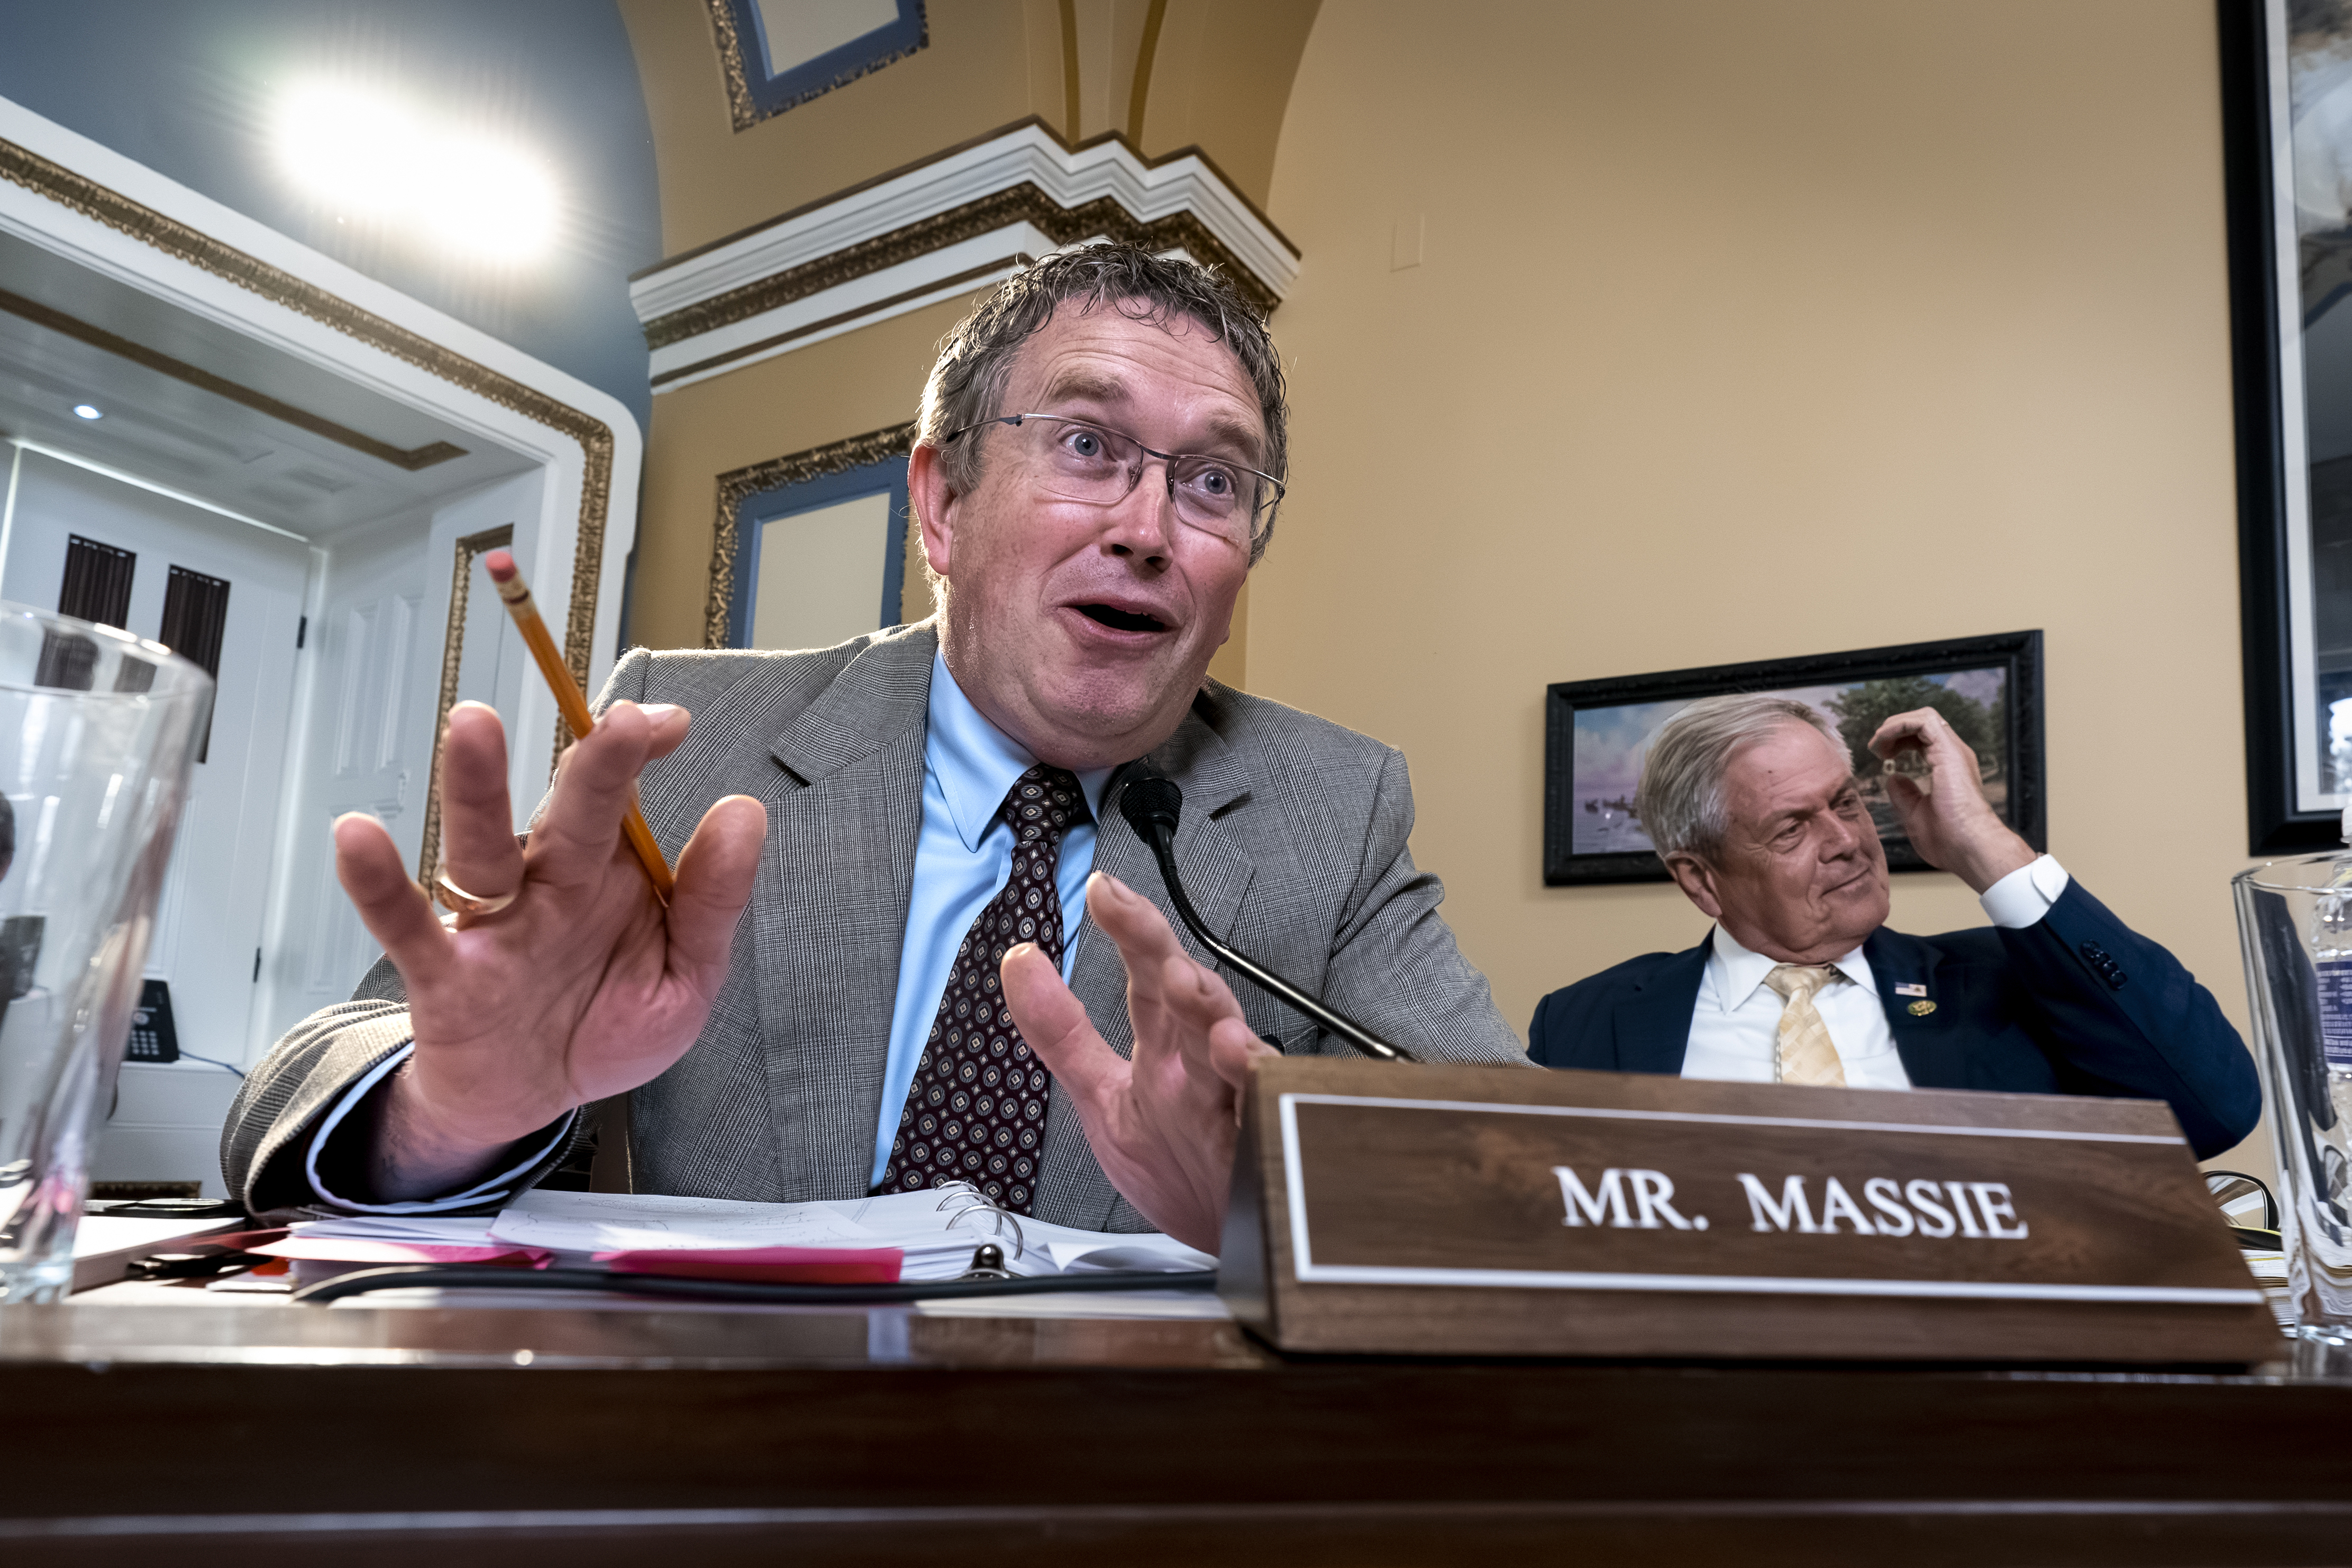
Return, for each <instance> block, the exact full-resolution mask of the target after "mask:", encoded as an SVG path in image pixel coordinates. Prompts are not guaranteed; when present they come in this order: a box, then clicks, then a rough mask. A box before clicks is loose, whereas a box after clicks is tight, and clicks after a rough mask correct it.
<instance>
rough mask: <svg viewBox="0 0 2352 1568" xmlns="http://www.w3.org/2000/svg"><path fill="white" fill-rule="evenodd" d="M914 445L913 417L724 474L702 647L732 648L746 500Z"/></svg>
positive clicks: (713, 537) (713, 533) (859, 465)
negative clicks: (732, 609) (739, 534)
mask: <svg viewBox="0 0 2352 1568" xmlns="http://www.w3.org/2000/svg"><path fill="white" fill-rule="evenodd" d="M914 446H915V424H914V421H913V420H911V419H910V420H908V422H907V423H906V424H904V425H892V426H887V427H886V428H884V429H880V430H869V431H867V432H866V434H865V435H863V436H852V437H849V439H847V440H845V441H835V442H832V443H830V444H829V445H826V446H823V447H810V448H809V449H808V450H807V451H805V452H794V453H792V454H791V455H789V456H787V457H782V458H769V459H768V460H767V461H766V462H764V463H753V464H752V465H751V467H749V468H732V469H730V470H729V471H728V472H726V473H723V474H721V475H719V515H718V516H717V517H716V518H714V519H713V520H712V521H711V525H710V591H709V595H708V596H707V597H706V598H705V599H704V600H703V602H702V646H703V647H727V646H728V643H727V631H728V626H727V620H728V611H729V609H730V607H731V606H732V605H734V603H735V545H736V533H737V530H738V529H739V528H740V524H741V515H740V514H741V512H742V510H743V503H744V501H746V500H749V499H751V497H752V496H755V495H757V494H759V493H760V492H761V490H772V489H782V487H784V486H785V485H797V484H801V483H803V482H804V481H806V480H809V479H822V478H823V477H824V476H825V475H826V474H839V473H846V472H847V471H848V470H850V469H851V468H864V467H865V466H866V464H868V463H878V462H880V461H881V460H882V459H883V458H889V457H895V456H898V455H900V454H903V453H906V452H909V451H912V450H913V449H914Z"/></svg>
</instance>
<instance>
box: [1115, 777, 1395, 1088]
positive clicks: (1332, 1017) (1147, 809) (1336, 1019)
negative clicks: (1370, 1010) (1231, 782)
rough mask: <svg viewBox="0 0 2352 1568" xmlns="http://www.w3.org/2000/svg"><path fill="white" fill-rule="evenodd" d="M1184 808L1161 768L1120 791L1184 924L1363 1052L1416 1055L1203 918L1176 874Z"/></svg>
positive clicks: (1250, 977)
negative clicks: (1231, 942)
mask: <svg viewBox="0 0 2352 1568" xmlns="http://www.w3.org/2000/svg"><path fill="white" fill-rule="evenodd" d="M1183 811H1184V792H1183V791H1182V790H1181V789H1178V788H1177V787H1176V781H1175V780H1173V779H1171V778H1165V777H1162V776H1161V775H1160V774H1158V773H1146V774H1145V775H1143V776H1142V777H1140V778H1135V779H1130V780H1129V781H1128V782H1127V784H1126V785H1125V786H1124V787H1122V788H1121V789H1120V791H1119V795H1118V812H1119V815H1120V816H1124V817H1126V818H1127V825H1128V826H1129V827H1132V828H1134V829H1135V835H1136V837H1139V838H1140V839H1142V840H1143V841H1144V842H1145V843H1146V844H1149V845H1150V846H1151V853H1152V856H1153V858H1156V859H1157V860H1158V861H1159V862H1160V880H1161V881H1162V882H1165V883H1166V884H1167V885H1168V900H1169V902H1171V903H1172V904H1174V905H1175V906H1176V914H1177V918H1178V919H1180V920H1181V921H1183V922H1184V928H1185V929H1186V930H1187V931H1191V932H1192V935H1193V937H1194V938H1195V939H1196V940H1197V941H1198V942H1200V944H1201V945H1202V947H1205V948H1207V949H1208V950H1209V951H1210V952H1213V953H1214V954H1216V956H1217V957H1218V959H1219V960H1221V961H1222V962H1223V963H1224V964H1225V966H1226V967H1227V968H1229V969H1232V970H1233V971H1234V973H1237V974H1239V975H1240V976H1241V977H1242V978H1243V979H1244V980H1246V981H1248V982H1249V983H1250V984H1253V985H1255V986H1256V987H1257V988H1258V989H1259V990H1261V991H1263V992H1265V994H1267V995H1269V996H1271V997H1273V998H1274V999H1275V1000H1276V1001H1277V1002H1280V1003H1283V1004H1284V1005H1286V1006H1288V1007H1290V1008H1292V1009H1293V1010H1295V1011H1297V1012H1299V1013H1303V1014H1305V1015H1306V1016H1307V1017H1309V1018H1311V1019H1313V1020H1314V1021H1315V1022H1316V1023H1317V1024H1318V1025H1320V1026H1322V1027H1323V1028H1325V1029H1328V1031H1330V1032H1331V1033H1332V1034H1335V1035H1337V1036H1339V1037H1340V1038H1341V1039H1343V1040H1345V1041H1347V1042H1348V1043H1349V1045H1351V1046H1353V1047H1356V1049H1358V1050H1360V1051H1361V1052H1363V1053H1364V1055H1366V1056H1368V1057H1376V1058H1379V1059H1380V1060H1381V1061H1384V1062H1409V1061H1411V1060H1412V1059H1413V1058H1412V1057H1411V1056H1410V1055H1408V1054H1407V1053H1406V1052H1404V1051H1402V1050H1400V1049H1399V1048H1398V1047H1395V1046H1392V1045H1391V1044H1389V1043H1388V1042H1387V1041H1386V1040H1383V1039H1381V1037H1379V1036H1378V1035H1375V1034H1373V1033H1372V1032H1371V1031H1370V1029H1367V1028H1365V1027H1364V1026H1362V1025H1361V1024H1359V1023H1357V1022H1356V1021H1355V1020H1354V1019H1352V1018H1350V1017H1348V1016H1346V1015H1345V1014H1342V1013H1338V1012H1334V1011H1333V1010H1332V1009H1331V1008H1329V1007H1327V1006H1325V1005H1323V1004H1322V1003H1321V1002H1318V1001H1317V1000H1316V999H1315V998H1314V997H1312V996H1309V995H1308V994H1307V993H1306V992H1304V991H1301V990H1300V989H1299V988H1298V987H1297V986H1296V985H1293V984H1291V983H1290V982H1289V981H1287V980H1285V979H1284V978H1283V977H1282V976H1281V975H1279V974H1276V973H1274V972H1273V971H1272V970H1270V969H1268V968H1266V967H1265V965H1264V964H1262V963H1258V962H1256V961H1255V959H1251V958H1247V957H1244V955H1243V954H1241V953H1239V952H1235V951H1234V949H1233V948H1231V947H1229V946H1228V945H1226V944H1225V943H1224V942H1223V941H1221V940H1220V939H1219V938H1218V937H1217V935H1216V933H1215V932H1214V931H1211V930H1210V929H1209V928H1208V926H1207V925H1206V924H1204V923H1203V922H1202V919H1201V916H1200V914H1199V912H1198V911H1197V910H1194V909H1193V908H1192V900H1191V899H1189V898H1187V897H1185V896H1184V884H1183V883H1182V881H1181V880H1179V879H1178V878H1177V875H1176V854H1175V845H1176V823H1177V820H1178V818H1179V817H1181V816H1182V815H1183Z"/></svg>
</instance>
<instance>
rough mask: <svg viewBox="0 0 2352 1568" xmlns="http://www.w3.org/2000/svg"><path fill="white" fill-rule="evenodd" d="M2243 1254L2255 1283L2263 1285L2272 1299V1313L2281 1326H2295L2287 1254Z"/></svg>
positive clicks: (2289, 1327)
mask: <svg viewBox="0 0 2352 1568" xmlns="http://www.w3.org/2000/svg"><path fill="white" fill-rule="evenodd" d="M2242 1256H2243V1257H2244V1258H2245V1260H2246V1268H2247V1270H2248V1271H2249V1272H2250V1273H2252V1275H2253V1277H2254V1283H2255V1284H2257V1285H2259V1286H2261V1287H2262V1288H2263V1295H2264V1296H2266V1297H2268V1298H2269V1299H2270V1304H2271V1315H2272V1316H2273V1317H2274V1318H2276V1319H2277V1320H2278V1321H2279V1327H2281V1328H2283V1329H2291V1328H2293V1327H2294V1301H2292V1300H2289V1299H2288V1296H2287V1282H2286V1254H2285V1253H2284V1252H2248V1253H2245V1254H2242Z"/></svg>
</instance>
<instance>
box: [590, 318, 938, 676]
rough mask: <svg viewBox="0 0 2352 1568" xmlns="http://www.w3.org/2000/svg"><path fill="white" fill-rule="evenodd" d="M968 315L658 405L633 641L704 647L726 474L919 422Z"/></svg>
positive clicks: (881, 334) (777, 362) (840, 342)
mask: <svg viewBox="0 0 2352 1568" xmlns="http://www.w3.org/2000/svg"><path fill="white" fill-rule="evenodd" d="M962 314H963V307H962V306H961V305H959V304H953V303H950V304H941V305H933V306H931V307H929V309H927V310H916V311H913V312H911V313H909V314H908V315H904V316H898V317H894V318H892V319H891V320H889V321H883V322H880V323H878V324H877V325H875V326H871V327H867V328H866V329H865V330H864V331H856V332H851V333H848V334H846V335H845V336H843V337H838V338H830V339H827V340H826V341H825V342H821V343H818V344H815V345H814V346H813V347H810V348H805V349H802V350H801V351H799V352H798V353H789V354H783V355H781V356H779V357H778V358H775V359H770V360H761V362H760V363H757V364H753V365H749V366H746V367H745V368H744V369H742V370H739V371H736V372H734V373H733V374H730V375H721V376H716V377H713V378H712V379H711V380H709V381H698V382H696V383H694V384H692V385H689V386H682V387H679V388H678V389H677V391H675V392H665V393H663V394H661V395H659V396H657V397H656V398H655V399H654V425H653V434H652V437H651V438H650V439H649V440H648V441H647V442H646V504H645V515H646V523H645V524H644V525H642V527H641V531H640V532H639V534H638V541H637V582H636V590H635V597H634V598H633V600H632V602H631V604H630V607H629V616H630V624H629V640H630V641H631V642H633V643H641V644H643V645H645V646H646V647H701V646H702V617H703V608H704V606H705V605H706V604H708V602H709V587H710V542H711V526H712V524H713V522H714V521H715V520H716V518H717V516H718V504H719V494H718V487H719V475H720V474H723V473H728V472H730V471H732V470H734V469H736V468H749V467H751V465H752V464H754V463H761V462H765V461H767V460H768V459H769V458H781V457H784V456H787V455H788V454H791V453H793V452H805V451H807V450H808V449H809V448H811V447H822V446H824V445H826V444H828V443H830V442H834V441H839V440H843V439H845V438H846V437H851V436H862V435H864V434H865V433H866V432H867V431H868V430H879V429H882V428H883V427H885V426H891V425H903V424H905V423H906V422H907V421H908V420H909V419H912V418H913V417H914V416H915V404H916V400H917V399H918V398H919V396H920V395H921V394H922V390H923V378H924V377H925V376H927V375H929V374H930V369H931V361H932V357H933V351H934V349H935V348H936V346H937V344H938V342H939V340H940V338H941V337H942V336H944V335H945V334H946V332H947V330H948V329H949V328H950V327H951V326H953V325H954V324H955V322H956V320H957V318H958V317H960V316H961V315H962ZM922 613H923V614H928V613H929V612H928V611H924V612H922ZM918 618H919V617H918Z"/></svg>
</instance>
